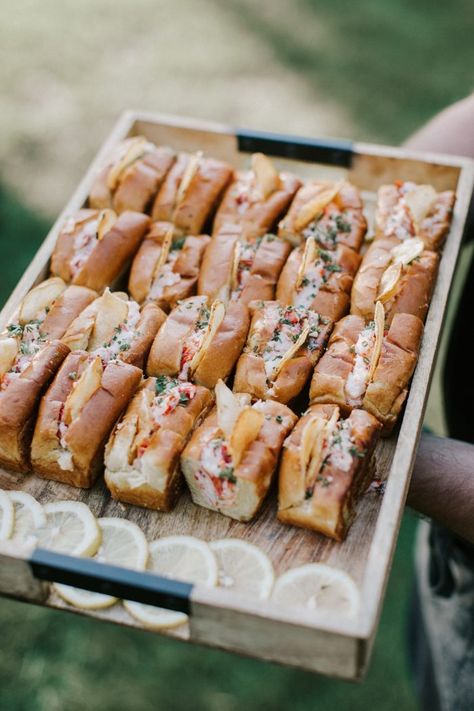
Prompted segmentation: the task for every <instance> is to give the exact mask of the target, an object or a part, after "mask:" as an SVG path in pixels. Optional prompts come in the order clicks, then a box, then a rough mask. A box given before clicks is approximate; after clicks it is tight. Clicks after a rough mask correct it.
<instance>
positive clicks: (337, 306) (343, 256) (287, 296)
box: [276, 244, 361, 322]
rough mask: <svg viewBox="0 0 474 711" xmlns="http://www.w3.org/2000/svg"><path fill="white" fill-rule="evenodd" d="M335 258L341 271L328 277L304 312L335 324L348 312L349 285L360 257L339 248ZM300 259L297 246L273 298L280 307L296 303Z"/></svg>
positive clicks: (353, 252) (301, 252)
mask: <svg viewBox="0 0 474 711" xmlns="http://www.w3.org/2000/svg"><path fill="white" fill-rule="evenodd" d="M334 255H335V261H336V263H337V265H339V267H340V269H341V271H339V272H332V273H330V274H329V276H328V279H327V282H326V283H323V284H322V285H321V288H320V289H319V290H318V291H317V293H316V296H315V297H314V298H313V299H312V301H311V302H310V303H308V304H307V308H310V309H311V310H312V311H317V312H318V313H319V314H321V315H322V316H326V318H329V319H330V320H331V321H334V322H336V321H339V319H341V318H342V317H343V316H344V315H345V314H346V313H347V311H348V310H349V304H350V293H351V288H352V282H353V279H354V275H355V274H356V272H357V269H358V268H359V264H360V261H361V257H360V255H359V254H358V253H357V252H355V251H354V250H353V249H350V248H349V247H346V246H345V245H342V244H340V245H338V246H337V248H336V250H335V252H334ZM302 258H303V248H302V246H300V247H297V248H296V249H294V250H293V251H292V253H291V254H290V256H289V258H288V259H287V262H286V264H285V266H284V267H283V270H282V272H281V276H280V279H279V281H278V285H277V291H276V298H277V299H278V301H279V302H280V303H281V304H282V305H284V304H297V303H298V289H297V287H296V284H297V279H298V273H299V270H300V266H301V262H302Z"/></svg>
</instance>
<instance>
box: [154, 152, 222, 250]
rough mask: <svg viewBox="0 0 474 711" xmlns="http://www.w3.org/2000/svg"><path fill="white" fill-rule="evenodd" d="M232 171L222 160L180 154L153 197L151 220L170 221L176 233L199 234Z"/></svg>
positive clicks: (179, 234)
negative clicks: (154, 197)
mask: <svg viewBox="0 0 474 711" xmlns="http://www.w3.org/2000/svg"><path fill="white" fill-rule="evenodd" d="M232 174H233V171H232V168H231V166H230V165H228V164H227V163H224V162H223V161H220V160H215V159H214V158H203V157H202V154H201V153H196V154H188V153H180V154H179V156H178V160H177V161H176V163H175V164H174V165H173V167H172V168H171V170H170V171H169V173H168V175H167V176H166V178H165V180H164V182H163V185H162V186H161V189H160V191H159V192H158V195H157V196H156V199H155V202H154V205H153V211H152V219H153V221H154V222H172V223H173V224H174V226H175V233H176V235H178V236H181V235H199V234H201V233H202V231H203V229H204V227H205V226H206V223H207V222H208V221H209V220H210V219H211V217H212V215H213V213H214V210H215V208H216V205H217V202H218V200H219V198H220V196H221V195H222V193H223V191H224V189H225V187H226V186H227V184H228V183H229V181H230V180H231V178H232Z"/></svg>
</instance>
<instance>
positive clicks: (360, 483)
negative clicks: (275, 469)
mask: <svg viewBox="0 0 474 711" xmlns="http://www.w3.org/2000/svg"><path fill="white" fill-rule="evenodd" d="M381 428H382V425H381V424H380V422H378V420H377V419H376V418H375V417H373V415H370V414H369V413H368V412H365V411H364V410H358V409H354V410H352V412H351V414H350V415H349V417H348V418H347V419H343V418H341V415H340V411H339V408H338V406H337V405H313V406H312V407H310V408H309V409H308V410H307V411H306V412H305V413H304V415H303V416H302V417H301V419H300V420H299V421H298V424H297V425H296V427H295V428H294V430H293V431H292V433H291V434H290V436H289V437H288V439H287V440H286V442H285V446H284V450H283V456H282V459H281V465H280V472H279V496H278V518H279V520H280V521H282V522H283V523H289V524H292V525H294V526H301V527H302V528H310V529H312V530H313V531H319V532H320V533H324V535H326V536H329V537H330V538H335V539H336V540H337V541H342V540H344V538H345V537H346V535H347V531H348V529H349V527H350V525H351V523H352V520H353V518H354V513H355V504H356V502H357V498H358V496H359V495H360V494H361V493H362V492H363V491H364V490H365V489H366V488H367V486H368V485H369V483H370V478H371V468H370V459H371V455H372V453H373V450H374V448H375V445H376V442H377V440H378V436H379V432H380V430H381Z"/></svg>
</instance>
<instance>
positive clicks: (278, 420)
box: [275, 415, 283, 425]
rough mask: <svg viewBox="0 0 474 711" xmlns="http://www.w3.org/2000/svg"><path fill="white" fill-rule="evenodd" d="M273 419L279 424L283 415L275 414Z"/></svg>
mask: <svg viewBox="0 0 474 711" xmlns="http://www.w3.org/2000/svg"><path fill="white" fill-rule="evenodd" d="M275 420H276V421H277V422H278V424H279V425H281V424H282V422H283V417H282V416H281V415H277V416H276V417H275Z"/></svg>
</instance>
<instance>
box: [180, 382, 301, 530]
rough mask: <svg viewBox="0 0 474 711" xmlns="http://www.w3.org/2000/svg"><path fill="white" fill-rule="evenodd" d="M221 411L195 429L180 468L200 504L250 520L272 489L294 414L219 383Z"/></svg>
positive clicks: (218, 410)
mask: <svg viewBox="0 0 474 711" xmlns="http://www.w3.org/2000/svg"><path fill="white" fill-rule="evenodd" d="M216 399H217V407H216V408H214V409H213V410H212V412H211V414H210V415H209V416H208V417H206V419H205V420H204V422H203V423H202V425H200V426H199V427H198V428H197V430H195V431H194V433H193V435H192V437H191V439H190V441H189V443H188V445H187V446H186V448H185V450H184V452H183V454H182V457H181V467H182V470H183V473H184V476H185V478H186V482H187V484H188V486H189V489H190V491H191V495H192V498H193V501H194V503H195V504H197V505H198V506H204V507H205V508H208V509H211V510H213V511H219V512H220V513H222V514H225V515H226V516H230V517H231V518H235V519H237V520H238V521H250V519H252V518H253V517H254V516H255V515H256V513H257V512H258V510H259V508H260V507H261V505H262V503H263V501H264V499H265V496H266V495H267V492H268V490H269V488H270V484H271V482H272V478H273V475H274V472H275V468H276V465H277V462H278V457H279V454H280V450H281V447H282V444H283V441H284V439H285V437H286V436H287V435H288V433H289V432H290V431H291V429H292V427H293V425H294V424H295V422H296V419H297V418H296V415H294V414H293V412H292V411H291V410H290V409H289V408H288V407H286V406H285V405H282V404H280V403H278V402H271V401H267V402H261V401H259V402H256V403H255V404H254V405H252V406H250V396H249V395H245V394H233V393H231V392H230V391H229V389H228V388H227V387H226V386H225V385H224V384H223V383H222V382H221V383H219V384H218V386H217V388H216Z"/></svg>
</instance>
